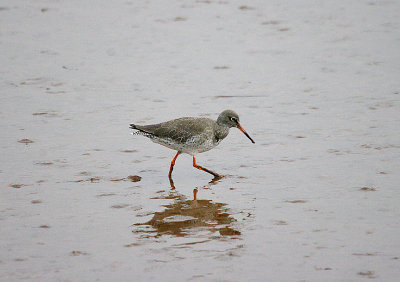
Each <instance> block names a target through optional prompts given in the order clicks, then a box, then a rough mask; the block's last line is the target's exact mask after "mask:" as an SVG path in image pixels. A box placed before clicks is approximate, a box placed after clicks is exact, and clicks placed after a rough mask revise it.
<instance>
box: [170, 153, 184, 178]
mask: <svg viewBox="0 0 400 282" xmlns="http://www.w3.org/2000/svg"><path fill="white" fill-rule="evenodd" d="M180 153H181V152H180V151H178V153H176V155H175V157H174V158H173V159H172V161H171V166H170V167H169V173H168V177H169V178H171V174H172V171H173V170H174V165H175V161H176V158H178V156H179V154H180Z"/></svg>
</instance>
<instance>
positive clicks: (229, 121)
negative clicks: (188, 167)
mask: <svg viewBox="0 0 400 282" xmlns="http://www.w3.org/2000/svg"><path fill="white" fill-rule="evenodd" d="M231 127H236V128H238V129H239V130H240V131H242V132H243V133H244V135H246V136H247V138H249V139H250V140H251V142H253V143H255V142H254V140H253V139H252V138H251V137H250V136H249V134H247V132H246V131H245V130H244V129H243V127H242V126H241V125H240V123H239V115H238V114H237V113H235V112H234V111H232V110H225V111H223V112H222V113H221V114H220V115H219V116H218V119H217V121H214V120H212V119H209V118H194V117H183V118H178V119H174V120H170V121H166V122H162V123H158V124H150V125H136V124H131V125H130V128H131V129H135V130H136V131H135V132H134V133H133V134H141V135H143V136H146V137H148V138H150V140H151V141H153V142H155V143H158V144H161V145H163V146H165V147H168V148H170V149H173V150H176V151H178V152H177V153H176V155H175V157H174V158H173V159H172V161H171V165H170V168H169V173H168V177H169V178H170V180H172V178H171V175H172V170H173V169H174V165H175V161H176V159H177V158H178V156H179V154H181V153H186V154H189V155H191V156H193V166H194V167H195V168H197V169H200V170H203V171H205V172H208V173H210V174H212V175H214V177H215V178H221V177H222V176H221V175H219V174H218V173H216V172H213V171H211V170H209V169H207V168H204V167H202V166H199V165H198V164H197V163H196V158H195V155H196V154H197V153H203V152H206V151H208V150H211V149H212V148H214V147H215V146H217V145H218V144H219V143H220V142H221V141H222V139H224V138H225V137H226V136H227V135H228V133H229V129H230V128H231ZM171 183H172V182H171Z"/></svg>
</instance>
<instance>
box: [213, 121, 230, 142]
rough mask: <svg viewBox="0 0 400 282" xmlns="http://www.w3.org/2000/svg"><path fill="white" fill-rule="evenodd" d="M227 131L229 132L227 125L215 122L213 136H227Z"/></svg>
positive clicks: (221, 137)
mask: <svg viewBox="0 0 400 282" xmlns="http://www.w3.org/2000/svg"><path fill="white" fill-rule="evenodd" d="M228 133H229V127H227V126H223V125H219V124H217V126H216V128H215V137H216V138H217V139H219V140H222V139H224V138H225V137H226V136H228Z"/></svg>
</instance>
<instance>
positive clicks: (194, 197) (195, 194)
mask: <svg viewBox="0 0 400 282" xmlns="http://www.w3.org/2000/svg"><path fill="white" fill-rule="evenodd" d="M197 191H198V190H197V188H194V189H193V201H196V200H197Z"/></svg>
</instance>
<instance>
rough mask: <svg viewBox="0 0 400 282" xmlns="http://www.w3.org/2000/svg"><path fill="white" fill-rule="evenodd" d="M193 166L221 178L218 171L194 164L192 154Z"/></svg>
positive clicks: (194, 160)
mask: <svg viewBox="0 0 400 282" xmlns="http://www.w3.org/2000/svg"><path fill="white" fill-rule="evenodd" d="M193 166H194V167H195V168H197V169H200V170H202V171H205V172H208V173H210V174H212V175H214V177H217V178H222V175H219V174H218V173H216V172H214V171H211V170H209V169H206V168H204V167H201V166H199V165H198V164H196V159H195V157H194V156H193Z"/></svg>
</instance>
